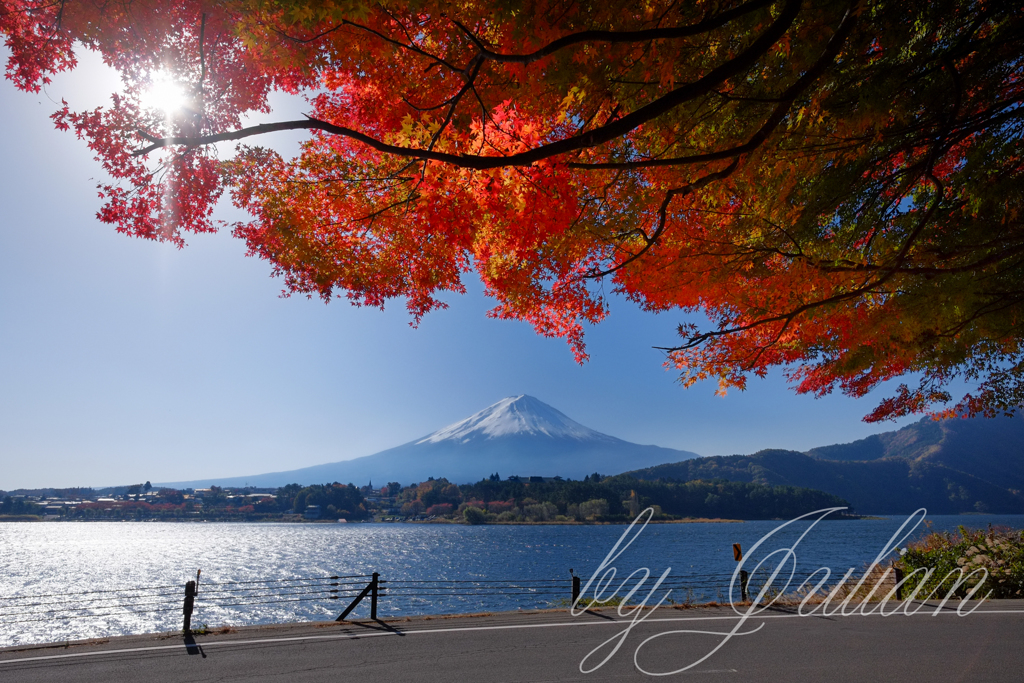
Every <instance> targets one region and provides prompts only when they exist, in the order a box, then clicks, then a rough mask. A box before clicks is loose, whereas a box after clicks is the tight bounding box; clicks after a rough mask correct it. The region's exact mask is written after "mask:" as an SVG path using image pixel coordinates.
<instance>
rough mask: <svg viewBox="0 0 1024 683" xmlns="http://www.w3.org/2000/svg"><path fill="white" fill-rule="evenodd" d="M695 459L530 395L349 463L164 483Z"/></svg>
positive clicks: (310, 480) (385, 476)
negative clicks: (590, 423)
mask: <svg viewBox="0 0 1024 683" xmlns="http://www.w3.org/2000/svg"><path fill="white" fill-rule="evenodd" d="M696 457H699V456H698V455H697V454H696V453H691V452H689V451H680V450H675V449H672V448H662V447H660V446H642V445H639V444H635V443H630V442H628V441H623V440H622V439H616V438H615V437H613V436H608V435H607V434H602V433H601V432H598V431H595V430H593V429H590V428H589V427H584V426H583V425H581V424H580V423H578V422H575V421H573V420H572V419H570V418H568V417H567V416H566V415H564V414H563V413H561V412H559V411H558V410H555V409H554V408H552V407H551V406H549V405H548V404H546V403H544V402H542V401H539V400H537V399H535V398H533V397H532V396H526V395H522V396H515V397H510V398H505V399H502V400H501V401H498V402H497V403H495V404H494V405H492V406H489V407H487V408H485V409H483V410H481V411H480V412H478V413H476V414H474V415H470V416H469V417H467V418H466V419H464V420H461V421H459V422H456V423H454V424H451V425H449V426H447V427H444V428H443V429H439V430H438V431H436V432H434V433H433V434H428V435H427V436H424V437H422V438H420V439H416V440H415V441H411V442H409V443H407V444H404V445H402V446H397V447H395V448H389V449H388V450H385V451H381V452H379V453H375V454H374V455H367V456H364V457H362V458H355V459H353V460H343V461H341V462H334V463H329V464H326V465H315V466H313V467H304V468H302V469H298V470H290V471H287V472H271V473H267V474H257V475H251V476H248V477H229V478H221V479H205V480H200V481H191V482H171V483H168V484H163V485H164V486H171V487H174V488H189V487H192V488H198V487H204V486H209V485H211V484H216V485H218V486H244V485H249V486H257V487H271V486H283V485H285V484H290V483H298V484H302V485H308V484H321V483H325V482H332V481H337V482H341V483H353V484H356V485H360V486H361V485H363V484H365V483H367V482H369V481H371V480H372V481H374V482H376V483H377V485H378V486H379V485H382V484H385V483H387V482H389V481H397V482H399V483H401V484H403V485H408V484H410V483H414V482H421V481H425V480H426V479H428V478H429V477H434V478H437V479H440V478H442V477H444V478H446V479H448V480H449V481H451V482H453V483H457V484H465V483H472V482H476V481H480V480H481V479H485V478H487V477H488V476H489V475H491V474H493V473H495V472H497V473H499V474H500V475H501V476H502V477H506V478H507V477H508V476H510V475H518V476H524V477H528V476H541V477H554V476H562V477H566V478H572V479H582V478H583V477H585V476H586V475H588V474H593V473H594V472H601V473H603V474H616V473H618V472H623V471H625V470H634V469H641V468H646V467H652V466H654V465H660V464H663V463H670V462H678V461H680V460H688V459H690V458H696Z"/></svg>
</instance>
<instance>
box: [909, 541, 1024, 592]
mask: <svg viewBox="0 0 1024 683" xmlns="http://www.w3.org/2000/svg"><path fill="white" fill-rule="evenodd" d="M897 566H898V567H900V569H902V570H903V571H904V573H905V574H907V575H909V574H910V573H911V572H912V571H914V570H915V569H922V570H923V571H919V572H918V573H917V574H915V575H914V576H912V577H908V580H907V582H906V584H904V585H905V591H904V594H905V595H910V594H911V593H912V592H913V591H914V589H915V588H916V587H917V586H918V584H920V583H921V582H922V581H924V585H923V586H921V588H920V590H919V591H918V592H917V597H918V598H921V599H923V598H926V597H928V596H929V595H930V594H934V597H936V598H941V597H944V596H945V595H946V593H947V592H948V591H949V590H950V589H951V588H952V587H953V585H954V584H955V583H956V581H957V579H959V578H960V576H961V572H960V571H956V570H957V569H959V570H961V571H962V572H963V575H964V576H969V575H970V578H969V579H967V580H966V581H964V582H963V584H962V585H961V586H959V587H958V588H957V589H956V591H955V594H956V595H957V596H959V597H963V596H965V595H966V594H967V592H968V591H969V590H970V589H971V588H972V587H973V586H976V585H977V584H978V583H980V582H984V585H983V586H982V587H981V588H980V589H979V590H978V591H977V592H976V593H975V596H974V597H976V598H982V597H985V596H986V595H988V597H990V598H1022V597H1024V531H1021V530H1014V529H1008V528H1003V527H992V526H990V527H989V528H988V530H983V529H966V528H964V527H963V526H961V527H960V530H959V533H949V532H935V533H931V534H929V535H928V536H926V537H925V538H923V539H921V540H920V541H917V542H915V543H913V544H911V545H910V546H909V547H908V548H907V551H906V552H905V553H904V554H903V556H902V558H901V559H900V560H899V561H898V562H897ZM928 569H933V570H934V571H933V572H932V573H930V574H929V573H927V570H928ZM979 569H982V570H984V571H977V570H979ZM951 572H952V574H950V573H951ZM972 572H973V575H972ZM986 572H987V576H986ZM990 591H991V593H990Z"/></svg>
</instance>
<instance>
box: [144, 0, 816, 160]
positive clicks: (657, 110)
mask: <svg viewBox="0 0 1024 683" xmlns="http://www.w3.org/2000/svg"><path fill="white" fill-rule="evenodd" d="M801 4H802V3H801V0H787V2H786V4H785V6H784V7H783V9H782V11H781V12H780V13H779V16H778V18H777V19H776V20H775V21H774V22H772V24H771V25H770V26H769V27H768V28H767V29H766V30H765V32H764V33H762V34H761V35H760V36H758V38H757V39H756V40H754V42H753V43H751V44H750V45H749V46H748V47H747V49H746V50H744V51H743V52H741V53H740V54H739V55H737V56H736V57H735V58H733V59H731V60H729V61H728V62H725V63H724V64H721V65H719V66H717V67H716V68H714V69H712V70H711V71H710V72H709V73H707V74H706V75H705V76H704V77H702V78H700V79H698V80H696V81H694V82H693V83H687V84H686V85H683V86H680V87H679V88H676V89H675V90H672V91H671V92H669V93H667V94H666V95H664V96H662V97H660V98H658V99H656V100H654V101H653V102H651V103H650V104H647V105H645V106H643V107H641V108H640V109H637V110H636V111H634V112H632V113H630V114H627V115H626V116H623V117H622V118H620V119H616V120H615V121H612V122H609V123H607V124H605V125H604V126H601V127H600V128H595V129H594V130H592V131H589V132H587V133H584V134H582V135H575V136H573V137H570V138H566V139H563V140H559V141H557V142H552V143H549V144H547V145H541V146H539V147H535V148H534V149H531V150H528V151H526V152H521V153H519V154H512V155H509V156H499V157H488V156H477V155H471V154H449V153H444V152H434V151H431V150H425V149H413V148H409V147H401V146H398V145H389V144H387V143H385V142H382V141H380V140H377V139H376V138H373V137H371V136H369V135H366V134H365V133H360V132H359V131H356V130H353V129H351V128H347V127H345V126H337V125H334V124H332V123H328V122H326V121H320V120H317V119H314V118H307V119H306V120H304V121H283V122H280V123H269V124H262V125H259V126H252V127H250V128H243V129H241V130H236V131H231V132H227V133H218V134H216V135H207V136H203V137H194V138H192V137H171V138H164V139H162V140H160V141H158V142H154V143H153V144H151V145H149V146H148V147H144V148H143V149H140V150H136V151H135V152H133V153H132V155H133V156H142V155H145V154H148V153H150V152H152V151H154V150H157V149H160V148H162V147H169V146H174V145H182V146H186V147H200V146H204V145H210V144H214V143H217V142H226V141H230V140H241V139H244V138H249V137H253V136H255V135H265V134H267V133H272V132H277V131H284V130H301V129H306V130H321V131H323V132H325V133H330V134H333V135H341V136H344V137H348V138H351V139H353V140H356V141H358V142H361V143H363V144H365V145H367V146H368V147H371V148H372V149H375V150H377V151H379V152H383V153H385V154H392V155H395V156H401V157H407V158H415V159H424V160H428V161H440V162H442V163H446V164H451V165H454V166H459V167H462V168H472V169H478V170H483V169H489V168H502V167H508V166H529V165H531V164H534V163H536V162H538V161H542V160H544V159H548V158H551V157H554V156H558V155H560V154H567V153H570V152H575V151H578V150H581V149H586V148H589V147H596V146H598V145H602V144H604V143H606V142H609V141H611V140H614V139H616V138H619V137H622V136H623V135H626V134H627V133H629V132H630V131H632V130H634V129H635V128H637V127H638V126H641V125H643V124H644V123H647V122H648V121H651V120H652V119H655V118H657V117H659V116H661V115H662V114H665V113H666V112H669V111H671V110H672V109H674V108H675V107H677V106H679V105H680V104H683V103H684V102H687V101H689V100H692V99H694V98H696V97H700V96H701V95H704V94H706V93H708V92H711V91H713V90H714V89H715V88H716V87H718V86H719V85H720V84H722V83H723V82H725V81H726V80H728V79H729V78H732V77H734V76H736V75H738V74H741V73H743V72H744V71H746V70H747V69H749V68H751V67H752V66H754V64H756V63H757V60H758V59H760V58H761V57H762V56H764V54H765V53H766V52H768V50H770V49H771V47H772V46H773V45H774V44H775V43H776V42H778V40H779V39H781V38H782V36H783V35H785V33H786V31H788V30H789V27H790V26H792V24H793V22H794V21H795V20H796V17H797V15H798V14H799V12H800V7H801Z"/></svg>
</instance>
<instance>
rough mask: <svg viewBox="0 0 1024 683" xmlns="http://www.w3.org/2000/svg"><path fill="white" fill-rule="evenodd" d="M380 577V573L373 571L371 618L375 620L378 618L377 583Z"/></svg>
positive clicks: (371, 581)
mask: <svg viewBox="0 0 1024 683" xmlns="http://www.w3.org/2000/svg"><path fill="white" fill-rule="evenodd" d="M378 579H380V574H378V573H377V572H374V573H373V579H371V580H370V618H371V619H373V620H374V621H376V620H377V584H378Z"/></svg>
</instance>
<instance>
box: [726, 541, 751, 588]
mask: <svg viewBox="0 0 1024 683" xmlns="http://www.w3.org/2000/svg"><path fill="white" fill-rule="evenodd" d="M732 559H734V560H736V561H737V562H742V561H743V547H742V546H741V545H740V544H739V543H733V544H732ZM749 580H750V575H749V574H747V572H746V570H745V569H741V570H740V598H741V599H742V600H743V602H746V601H747V582H748V581H749ZM729 597H730V599H731V598H732V596H731V595H730V596H729Z"/></svg>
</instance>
